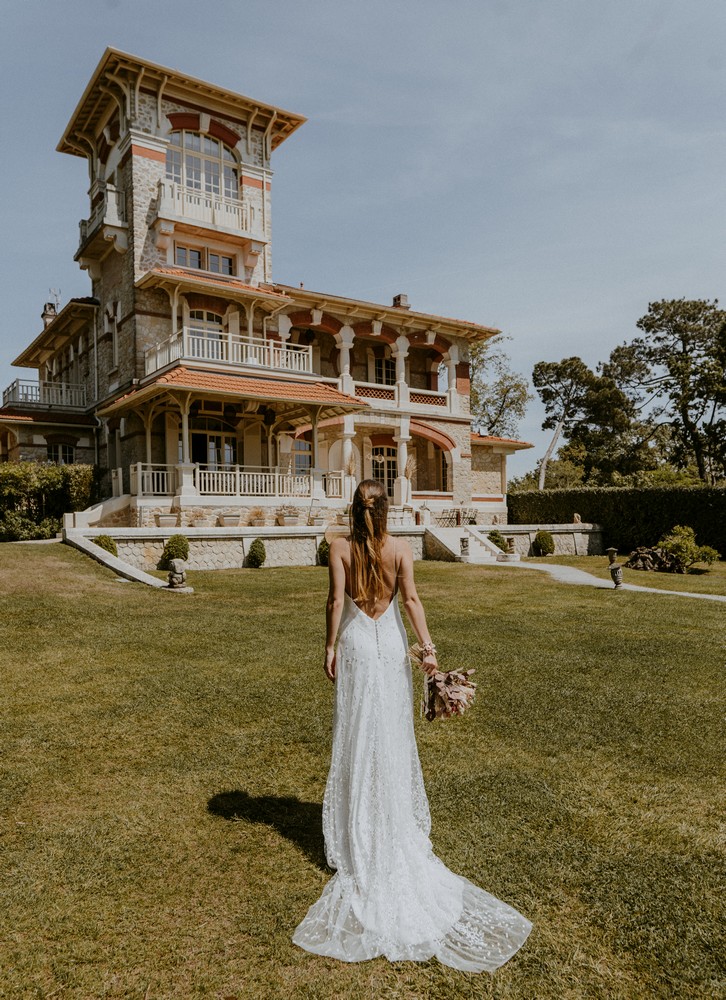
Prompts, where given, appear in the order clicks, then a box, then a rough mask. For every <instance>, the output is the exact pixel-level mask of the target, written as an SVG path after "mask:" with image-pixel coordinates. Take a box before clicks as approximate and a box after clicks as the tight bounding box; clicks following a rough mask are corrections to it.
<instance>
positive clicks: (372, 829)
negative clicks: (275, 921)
mask: <svg viewBox="0 0 726 1000" xmlns="http://www.w3.org/2000/svg"><path fill="white" fill-rule="evenodd" d="M407 645H408V643H407V638H406V632H405V629H404V627H403V622H402V621H401V615H400V612H399V608H398V600H397V598H396V597H394V599H393V600H392V601H391V603H390V605H389V606H388V608H387V609H386V611H385V612H384V613H383V615H381V617H380V618H378V619H376V620H374V619H372V618H370V617H369V616H368V615H366V614H365V613H364V612H363V611H361V610H360V608H358V607H357V606H356V605H355V604H354V603H353V601H352V600H351V599H350V597H349V596H348V595H346V598H345V608H344V611H343V617H342V620H341V624H340V630H339V639H338V649H337V659H336V671H337V673H336V681H335V714H334V727H333V755H332V762H331V766H330V773H329V775H328V782H327V786H326V789H325V798H324V802H323V832H324V834H325V852H326V857H327V860H328V864H329V865H330V867H331V868H335V869H336V874H335V875H334V877H333V878H332V879H331V881H330V882H329V883H328V884H327V886H326V887H325V889H324V891H323V894H322V896H321V897H320V899H319V900H318V901H317V902H316V903H314V904H313V905H312V906H311V907H310V909H309V910H308V913H307V915H306V917H305V919H304V920H303V921H302V923H301V924H300V925H299V926H298V927H297V929H296V931H295V934H294V936H293V941H294V942H295V944H297V945H299V946H300V947H301V948H305V949H306V950H307V951H310V952H314V953H315V954H318V955H328V956H331V957H333V958H339V959H342V960H343V961H345V962H359V961H362V960H364V959H369V958H374V957H376V956H377V955H385V956H386V958H388V959H390V960H391V961H403V960H413V961H423V960H425V959H428V958H431V957H432V956H434V955H435V956H436V957H437V958H438V959H439V961H441V962H443V963H444V964H445V965H449V966H452V967H453V968H455V969H462V970H465V971H467V972H480V971H483V970H487V971H493V970H494V969H496V968H498V967H499V966H500V965H503V964H504V962H506V961H507V959H509V958H511V956H512V955H513V954H514V953H515V952H516V951H517V950H518V949H519V948H520V947H521V946H522V944H523V943H524V941H525V939H526V937H527V935H528V934H529V932H530V930H531V927H532V925H531V924H530V922H529V921H528V920H526V919H525V918H524V917H523V916H521V914H519V913H517V911H516V910H514V909H512V907H510V906H507V904H506V903H502V902H500V901H499V900H498V899H496V898H495V897H494V896H492V895H490V894H489V893H488V892H485V891H484V890H483V889H480V888H478V886H476V885H474V884H473V883H471V882H469V881H468V880H467V879H465V878H463V877H461V876H460V875H455V874H454V873H453V872H451V871H449V869H448V868H446V866H445V865H444V864H443V863H442V862H441V861H440V860H439V859H438V858H437V857H436V856H435V855H434V853H433V851H432V848H431V841H430V840H429V831H430V829H431V819H430V816H429V807H428V801H427V799H426V792H425V790H424V785H423V777H422V774H421V765H420V764H419V759H418V752H417V749H416V742H415V738H414V730H413V712H412V701H413V689H412V676H411V667H410V665H409V661H408V656H407ZM452 735H453V734H452Z"/></svg>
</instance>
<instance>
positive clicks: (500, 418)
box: [470, 336, 534, 438]
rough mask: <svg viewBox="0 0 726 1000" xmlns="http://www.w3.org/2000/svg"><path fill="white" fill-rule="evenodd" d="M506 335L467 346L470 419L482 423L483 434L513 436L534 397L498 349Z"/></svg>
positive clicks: (523, 380)
mask: <svg viewBox="0 0 726 1000" xmlns="http://www.w3.org/2000/svg"><path fill="white" fill-rule="evenodd" d="M508 339H509V338H508V337H502V336H499V337H495V338H494V339H493V340H488V341H486V343H483V344H475V345H473V346H472V348H471V358H470V360H471V416H472V422H473V423H474V424H475V425H476V424H484V425H485V426H486V428H487V433H489V434H494V435H497V436H499V437H512V438H513V437H516V435H517V428H518V424H519V421H520V420H521V419H522V417H523V416H524V414H525V412H526V409H527V403H528V402H529V401H530V400H531V399H534V396H532V395H531V394H530V392H529V384H528V382H527V380H526V378H524V377H523V376H522V375H519V374H517V373H516V372H514V371H512V369H511V367H510V358H509V356H508V355H507V354H506V353H505V351H504V350H502V346H501V345H502V342H503V341H504V340H508Z"/></svg>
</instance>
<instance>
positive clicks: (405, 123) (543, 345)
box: [0, 0, 726, 474]
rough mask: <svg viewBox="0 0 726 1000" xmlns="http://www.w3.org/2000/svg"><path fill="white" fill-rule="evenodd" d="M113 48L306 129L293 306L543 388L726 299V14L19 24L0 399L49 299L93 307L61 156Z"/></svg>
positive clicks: (24, 0)
mask: <svg viewBox="0 0 726 1000" xmlns="http://www.w3.org/2000/svg"><path fill="white" fill-rule="evenodd" d="M107 45H113V46H115V47H116V48H121V49H125V50H126V51H129V52H132V53H134V54H137V55H139V56H142V57H144V58H147V59H152V60H154V61H156V62H159V63H162V64H164V65H168V66H172V67H174V68H177V69H181V70H184V71H186V72H189V73H191V74H193V75H195V76H198V77H201V78H203V79H208V80H210V81H213V82H215V83H219V84H221V85H223V86H226V87H228V88H230V89H233V90H238V91H240V92H241V93H244V94H248V95H250V96H252V97H256V98H258V99H260V100H262V101H266V102H269V103H272V104H279V105H281V106H282V107H285V108H287V109H289V110H291V111H296V112H299V113H301V114H304V115H306V116H307V117H308V119H309V121H308V123H307V124H306V125H305V126H304V127H303V128H302V129H300V130H299V131H298V132H297V133H296V134H295V135H294V136H293V137H292V138H291V139H289V140H288V142H286V143H285V144H284V145H283V146H282V147H281V148H280V149H279V150H278V151H277V153H276V156H275V158H274V160H273V167H274V169H275V179H274V183H273V272H274V278H275V279H276V280H278V281H281V282H283V283H289V284H297V283H299V282H300V281H303V282H304V283H305V286H306V287H307V288H313V289H316V290H318V289H319V290H321V291H329V292H332V293H336V294H341V295H350V296H353V297H360V298H366V299H371V300H374V301H380V302H388V301H390V299H391V297H392V296H393V295H394V294H396V293H397V292H406V293H407V294H408V296H409V299H410V300H411V304H412V306H413V308H415V309H420V310H423V311H426V312H432V313H440V314H442V315H446V316H458V317H461V318H464V319H469V320H473V321H476V322H480V323H484V324H488V325H493V326H498V327H500V328H501V329H502V330H503V331H504V332H505V333H507V334H509V335H510V336H511V337H512V340H511V342H510V343H509V352H510V354H511V357H512V361H513V365H514V367H515V368H516V369H517V370H519V371H521V372H523V373H524V374H527V375H530V374H531V370H532V366H533V364H534V363H535V362H536V361H538V360H559V359H561V358H563V357H568V356H570V355H572V354H579V355H580V356H581V357H582V358H583V359H584V360H585V361H586V362H588V363H590V364H592V365H594V364H595V363H596V362H597V361H599V360H602V359H604V358H606V356H607V355H608V353H609V351H610V349H611V348H612V347H613V346H615V344H617V343H620V342H622V341H623V340H625V339H627V338H629V337H631V336H632V335H633V334H634V332H635V322H636V320H637V319H638V317H639V316H641V315H642V314H643V313H645V311H646V309H647V305H648V302H649V301H652V300H655V299H660V298H677V297H680V296H685V297H688V298H701V297H705V298H714V297H719V296H721V295H722V293H723V285H724V265H725V263H726V261H725V259H724V258H725V256H726V255H725V252H724V233H725V232H726V225H725V222H726V207H725V200H724V190H725V182H724V177H725V176H726V170H725V169H724V160H725V154H726V120H725V119H724V108H725V107H726V100H725V98H726V93H725V91H726V68H725V67H726V61H725V60H724V55H723V53H724V51H726V4H724V3H723V2H722V0H691V2H690V3H685V2H676V0H670V2H669V0H639V2H638V3H637V4H635V3H632V2H621V0H608V2H605V3H603V2H602V0H600V2H594V0H508V2H507V0H477V2H466V0H449V3H447V4H443V3H441V2H431V0H387V2H381V0H369V2H366V3H361V2H350V0H307V2H306V0H296V2H293V0H265V2H259V0H251V2H244V0H235V2H228V0H208V2H207V3H206V4H204V5H200V4H198V3H196V2H195V3H192V2H189V0H173V2H172V0H145V2H139V0H63V2H62V3H48V2H47V0H10V2H6V4H5V5H4V8H3V38H2V41H1V42H0V47H1V55H2V58H1V59H0V101H1V107H2V114H3V121H4V133H3V138H4V143H3V145H4V150H5V153H4V156H3V158H2V170H3V174H4V177H3V184H2V185H1V186H0V187H1V191H2V197H1V200H0V219H1V221H2V228H3V232H4V234H5V238H6V239H5V259H4V267H3V271H2V274H3V281H4V285H5V287H4V289H3V301H4V303H5V311H4V316H3V322H2V325H0V380H1V381H2V384H3V385H5V384H7V383H8V382H9V381H10V380H11V379H12V378H15V377H17V376H18V375H21V376H22V375H26V376H27V375H30V376H31V377H32V373H28V372H22V371H19V370H15V369H12V368H11V367H10V364H9V363H10V361H11V360H12V358H13V357H15V356H16V354H17V352H18V351H19V350H20V349H21V347H22V346H23V345H24V344H26V343H27V342H28V341H30V340H31V339H32V338H33V337H34V336H35V335H36V334H37V333H38V332H39V330H40V318H39V317H40V312H41V309H42V305H43V302H44V301H46V299H47V298H48V289H49V288H60V289H61V298H62V301H66V300H67V299H68V298H69V297H70V296H72V295H83V294H88V292H89V283H88V279H87V277H86V275H85V274H84V273H83V272H81V271H80V270H79V269H78V267H77V265H76V264H75V263H74V262H73V253H74V252H75V249H76V247H77V237H78V220H79V219H81V218H84V217H86V216H87V211H88V203H87V196H86V189H87V174H86V168H85V165H84V163H83V162H82V161H81V160H79V159H77V158H74V157H69V156H64V155H61V154H59V153H56V152H55V151H54V150H55V146H56V143H57V141H58V139H59V138H60V135H61V134H62V131H63V129H64V127H65V125H66V122H67V121H68V118H69V117H70V115H71V112H72V111H73V109H74V107H75V105H76V103H77V101H78V99H79V97H80V95H81V93H82V91H83V89H84V87H85V85H86V83H87V81H88V78H89V77H90V75H91V73H92V71H93V69H94V68H95V66H96V64H97V62H98V60H99V59H100V57H101V54H102V52H103V49H104V48H105V47H106V46H107ZM9 236H10V237H12V238H11V239H8V237H9ZM541 421H542V411H541V407H540V406H539V404H538V403H533V404H531V406H530V409H529V413H528V415H527V418H526V419H525V420H524V421H523V422H522V424H521V426H520V436H521V437H522V438H524V439H526V440H529V441H532V442H534V443H535V445H536V448H535V449H534V450H532V451H529V452H524V453H520V455H519V456H517V458H516V459H514V460H512V461H511V463H510V469H511V472H513V473H515V474H518V473H521V472H523V471H525V470H526V469H527V468H530V467H532V466H533V465H534V462H535V460H536V458H537V457H538V456H539V455H541V454H542V452H543V451H544V448H545V447H546V440H547V434H546V433H544V432H542V431H541V430H540V424H541Z"/></svg>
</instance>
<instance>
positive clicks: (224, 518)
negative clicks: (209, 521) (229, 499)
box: [217, 513, 239, 528]
mask: <svg viewBox="0 0 726 1000" xmlns="http://www.w3.org/2000/svg"><path fill="white" fill-rule="evenodd" d="M217 520H218V522H219V526H220V528H239V513H237V514H219V515H218V516H217Z"/></svg>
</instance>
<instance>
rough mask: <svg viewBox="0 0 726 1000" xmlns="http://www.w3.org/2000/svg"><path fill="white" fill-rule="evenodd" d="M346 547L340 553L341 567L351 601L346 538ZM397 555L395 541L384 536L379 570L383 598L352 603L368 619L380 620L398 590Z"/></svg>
mask: <svg viewBox="0 0 726 1000" xmlns="http://www.w3.org/2000/svg"><path fill="white" fill-rule="evenodd" d="M345 541H346V543H347V544H346V546H345V547H344V548H343V551H342V553H341V556H342V560H343V565H344V567H345V592H346V594H347V595H348V597H350V598H351V600H353V598H352V595H351V585H350V538H346V539H345ZM399 561H400V560H399V553H398V552H397V548H396V539H395V538H391V536H390V535H386V538H385V541H384V542H383V547H382V549H381V569H382V573H383V582H384V584H385V590H384V594H383V597H381V598H380V599H379V600H377V601H376V600H374V599H372V598H368V599H366V600H364V601H354V603H355V605H356V606H357V607H359V608H360V609H361V611H362V612H363V613H364V614H366V615H368V617H369V618H373V619H376V618H380V617H381V615H382V614H383V613H384V612H385V611H386V608H387V607H388V605H389V604H390V603H391V601H392V600H393V599H394V597H395V596H396V592H397V590H398V585H397V579H398V570H399Z"/></svg>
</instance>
